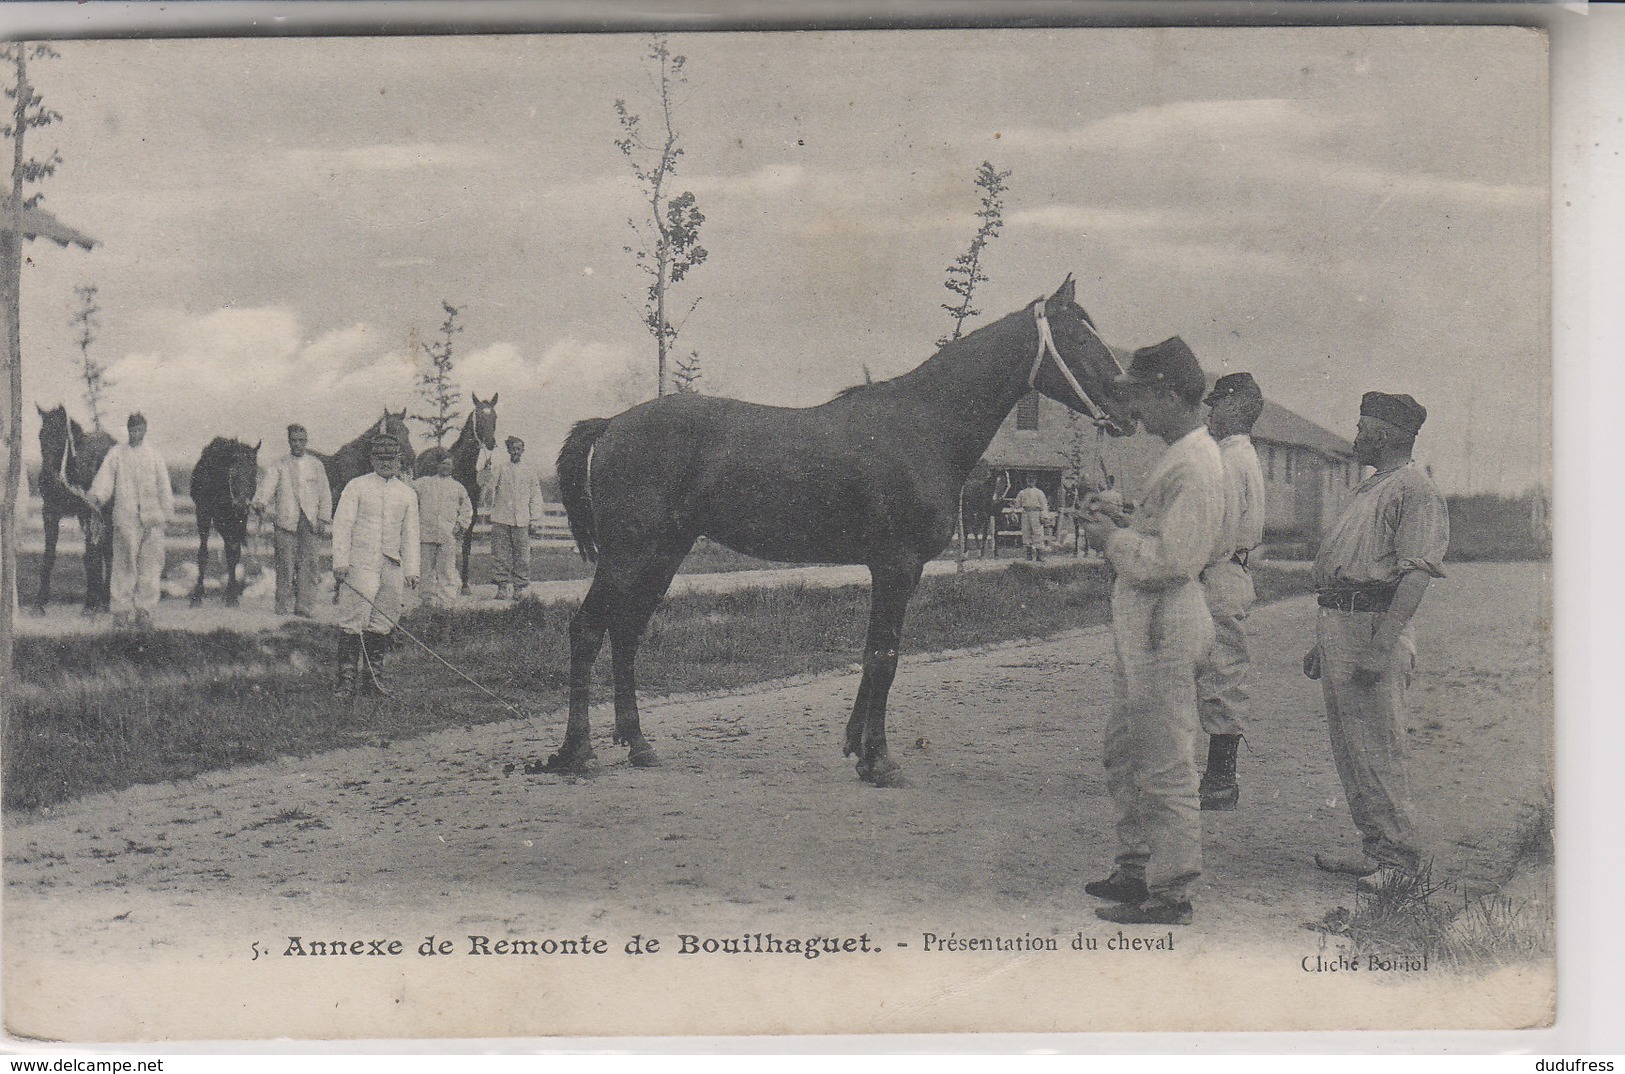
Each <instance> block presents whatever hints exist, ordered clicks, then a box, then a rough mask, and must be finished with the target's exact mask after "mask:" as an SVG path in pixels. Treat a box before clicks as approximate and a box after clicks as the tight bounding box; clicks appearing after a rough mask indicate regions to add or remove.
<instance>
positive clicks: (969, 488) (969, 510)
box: [959, 460, 1003, 559]
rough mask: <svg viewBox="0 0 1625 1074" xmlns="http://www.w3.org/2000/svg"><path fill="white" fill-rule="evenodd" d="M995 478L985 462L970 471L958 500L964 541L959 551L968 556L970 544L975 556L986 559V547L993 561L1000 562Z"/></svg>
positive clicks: (996, 481) (991, 469)
mask: <svg viewBox="0 0 1625 1074" xmlns="http://www.w3.org/2000/svg"><path fill="white" fill-rule="evenodd" d="M998 480H999V479H998V475H997V474H995V473H994V472H993V467H991V466H989V465H988V464H987V462H986V461H985V460H984V461H982V462H979V463H977V464H976V466H975V467H974V468H973V469H972V470H971V472H970V477H968V478H967V479H966V480H965V487H964V490H963V491H962V492H961V493H960V496H959V525H960V531H959V532H960V534H961V537H962V539H963V541H964V544H963V546H962V549H961V550H962V551H964V552H967V553H968V552H969V551H970V546H971V542H973V541H974V542H975V543H976V555H977V556H978V557H982V556H986V555H987V552H988V547H989V546H990V545H991V546H992V549H993V558H994V559H997V558H999V527H998V520H999V508H1000V507H1002V506H1003V505H1002V504H1000V503H999V497H998V493H997V487H998ZM990 531H991V532H990Z"/></svg>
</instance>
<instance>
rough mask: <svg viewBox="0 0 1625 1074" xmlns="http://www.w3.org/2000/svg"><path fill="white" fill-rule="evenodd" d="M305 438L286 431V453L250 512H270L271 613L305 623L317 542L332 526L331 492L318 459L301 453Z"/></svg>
mask: <svg viewBox="0 0 1625 1074" xmlns="http://www.w3.org/2000/svg"><path fill="white" fill-rule="evenodd" d="M309 442H310V436H309V434H308V433H307V432H306V431H305V427H304V426H303V425H299V424H297V423H296V424H293V425H290V426H288V454H287V455H286V456H285V457H284V458H281V459H278V460H277V461H276V463H275V464H274V465H273V466H272V467H271V468H270V469H269V470H267V471H265V478H264V480H262V481H261V482H260V489H259V492H258V493H256V494H255V496H254V510H255V511H256V512H257V513H259V514H264V513H265V510H266V508H267V507H269V508H270V510H271V526H272V533H273V541H274V542H275V548H276V613H277V614H278V615H287V614H288V613H289V612H292V613H293V614H294V615H301V616H304V617H305V618H307V619H308V618H310V616H311V612H312V609H313V608H315V606H316V540H317V538H318V537H320V536H321V535H322V534H324V533H326V532H327V529H328V527H329V526H330V525H332V522H333V490H332V488H331V486H329V485H328V483H327V469H326V467H324V466H322V463H321V460H320V459H318V458H316V456H314V455H312V454H310V453H309V452H308V451H306V450H305V447H306V445H307V444H308V443H309Z"/></svg>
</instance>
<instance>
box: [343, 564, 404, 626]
mask: <svg viewBox="0 0 1625 1074" xmlns="http://www.w3.org/2000/svg"><path fill="white" fill-rule="evenodd" d="M405 599H406V576H405V575H404V574H403V573H402V571H401V565H400V564H399V563H395V562H393V561H391V560H387V559H386V560H384V561H383V562H382V566H381V567H378V568H372V567H351V568H350V573H349V574H348V575H346V576H345V579H344V581H343V582H341V583H340V584H339V626H340V627H341V628H342V629H344V630H346V631H348V632H349V633H351V634H359V633H361V632H362V631H363V630H365V631H368V632H369V633H373V634H388V633H389V632H390V631H391V630H392V629H394V626H395V622H396V621H397V620H399V619H400V617H401V606H402V604H403V602H404V601H405ZM369 602H370V603H369Z"/></svg>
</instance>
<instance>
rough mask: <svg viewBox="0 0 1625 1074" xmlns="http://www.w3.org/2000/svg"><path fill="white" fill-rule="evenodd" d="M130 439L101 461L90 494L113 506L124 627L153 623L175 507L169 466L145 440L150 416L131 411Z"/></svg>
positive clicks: (117, 610) (118, 606)
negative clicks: (166, 531) (168, 527)
mask: <svg viewBox="0 0 1625 1074" xmlns="http://www.w3.org/2000/svg"><path fill="white" fill-rule="evenodd" d="M126 428H127V429H128V430H129V443H127V444H116V445H114V447H113V449H112V450H111V451H109V452H108V453H107V458H106V459H104V460H103V461H102V466H101V469H100V470H98V471H97V472H96V480H95V481H93V482H91V485H90V498H91V499H92V500H94V501H95V502H96V504H97V505H98V506H100V505H103V504H106V503H108V502H111V503H112V505H113V578H112V584H111V607H112V611H113V621H114V622H115V623H117V624H119V625H121V626H129V625H132V624H133V625H135V626H137V627H141V628H146V627H150V626H151V625H152V613H153V612H155V611H157V609H158V596H159V592H158V584H159V581H160V580H161V579H162V577H163V573H164V527H165V526H166V525H168V523H169V516H170V515H172V514H173V513H174V511H175V493H174V490H172V489H171V488H170V487H169V467H168V466H167V465H166V464H165V463H164V458H163V456H162V455H160V454H158V449H157V448H155V447H153V446H152V445H151V444H148V443H147V442H146V440H147V419H146V418H145V417H143V416H142V415H140V414H131V415H130V418H129V421H128V422H126Z"/></svg>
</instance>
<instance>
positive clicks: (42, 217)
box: [0, 204, 96, 250]
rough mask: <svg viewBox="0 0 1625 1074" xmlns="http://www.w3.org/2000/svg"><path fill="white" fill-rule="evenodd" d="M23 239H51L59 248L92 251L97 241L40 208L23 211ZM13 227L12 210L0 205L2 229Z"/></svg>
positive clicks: (35, 207)
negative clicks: (73, 246) (66, 247)
mask: <svg viewBox="0 0 1625 1074" xmlns="http://www.w3.org/2000/svg"><path fill="white" fill-rule="evenodd" d="M22 222H23V237H24V238H29V239H50V240H51V241H52V242H54V243H56V244H57V245H59V246H68V245H75V246H83V247H84V248H85V249H87V250H88V249H90V248H91V247H93V246H95V245H96V240H95V239H93V238H91V237H90V236H89V235H86V234H85V233H84V232H82V231H80V230H78V229H77V228H72V227H69V226H68V225H67V224H64V223H63V222H62V221H60V220H58V219H57V218H56V217H55V216H53V215H52V214H51V213H49V212H46V211H45V210H44V209H41V208H39V207H38V206H33V207H29V208H24V209H23V221H22ZM10 226H11V210H10V208H8V207H7V206H5V205H4V204H0V228H9V227H10Z"/></svg>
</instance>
